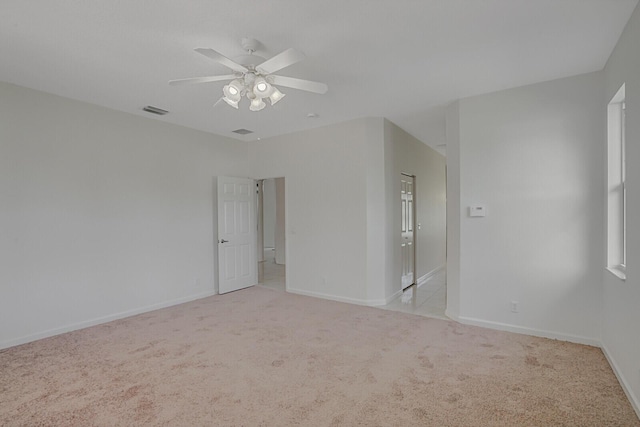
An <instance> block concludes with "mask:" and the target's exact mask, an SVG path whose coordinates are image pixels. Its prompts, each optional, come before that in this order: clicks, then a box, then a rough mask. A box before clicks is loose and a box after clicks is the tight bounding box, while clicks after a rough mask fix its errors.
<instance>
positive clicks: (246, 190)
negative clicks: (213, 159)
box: [218, 176, 258, 294]
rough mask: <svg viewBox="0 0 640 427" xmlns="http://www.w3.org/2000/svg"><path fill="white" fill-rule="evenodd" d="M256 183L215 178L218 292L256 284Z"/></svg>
mask: <svg viewBox="0 0 640 427" xmlns="http://www.w3.org/2000/svg"><path fill="white" fill-rule="evenodd" d="M254 190H255V182H254V181H253V180H252V179H248V178H232V177H226V176H220V177H218V277H219V282H218V283H219V289H218V291H219V293H221V294H224V293H227V292H231V291H236V290H238V289H243V288H247V287H249V286H253V285H255V284H256V283H257V281H258V277H257V259H256V255H257V254H256V243H257V235H258V233H257V225H256V205H255V203H256V197H255V192H254Z"/></svg>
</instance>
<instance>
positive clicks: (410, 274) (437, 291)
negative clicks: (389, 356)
mask: <svg viewBox="0 0 640 427" xmlns="http://www.w3.org/2000/svg"><path fill="white" fill-rule="evenodd" d="M418 181H419V178H418V177H417V176H415V175H410V174H405V173H402V174H401V175H400V200H399V201H400V204H401V205H400V212H401V220H400V223H399V224H397V225H396V226H399V228H400V230H399V232H400V272H401V290H402V293H401V294H400V295H399V296H398V297H396V298H395V299H394V300H393V301H391V302H390V303H389V304H387V305H384V306H382V308H385V309H387V310H393V311H402V312H406V313H413V314H418V315H421V316H427V317H436V318H441V319H446V318H447V317H446V315H445V310H446V292H447V287H446V271H445V267H444V265H442V266H438V267H436V268H433V267H432V268H433V269H431V270H430V271H429V270H428V267H425V264H423V263H421V262H420V260H422V262H424V261H425V259H424V256H425V252H424V250H425V249H424V248H425V247H426V246H428V245H429V244H430V243H429V240H428V239H429V235H430V233H431V232H432V230H431V227H433V225H432V224H433V221H432V220H431V218H430V215H431V214H432V213H433V209H432V208H433V206H429V204H430V203H434V200H435V201H436V202H437V199H436V198H434V197H433V189H431V190H429V185H430V184H431V183H429V182H426V181H424V178H423V181H420V186H421V187H420V188H417V187H418ZM445 185H446V184H445ZM420 191H422V193H420ZM440 191H442V192H445V191H446V188H441V189H440ZM421 195H422V197H421ZM397 202H398V199H396V201H395V203H397ZM423 225H425V226H426V228H425V227H424V226H423ZM396 230H397V229H396ZM421 245H422V246H421ZM420 251H422V252H420Z"/></svg>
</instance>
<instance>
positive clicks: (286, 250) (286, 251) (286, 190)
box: [253, 175, 295, 292]
mask: <svg viewBox="0 0 640 427" xmlns="http://www.w3.org/2000/svg"><path fill="white" fill-rule="evenodd" d="M277 178H282V179H283V180H284V229H283V230H282V233H283V235H284V242H285V244H284V259H285V262H284V290H285V292H288V291H289V280H288V278H289V265H290V263H291V260H290V257H289V239H288V237H287V230H289V187H288V186H287V177H286V176H285V175H280V176H274V177H268V176H267V177H261V178H253V180H254V181H255V182H261V181H262V182H264V181H265V180H267V179H274V180H275V179H277ZM259 196H260V197H261V201H263V200H264V199H263V197H264V195H263V194H262V192H261V194H259ZM263 213H264V212H262V210H257V212H256V215H260V214H263ZM259 222H262V219H261V218H258V217H257V216H256V223H259ZM262 228H263V230H262V232H263V233H264V225H263V227H262ZM259 231H260V230H259ZM291 234H295V231H292V232H291ZM263 239H264V236H263ZM257 240H258V239H256V252H257V251H258V250H263V248H260V247H259V246H258V243H257ZM263 241H264V240H263ZM274 244H275V241H274ZM259 262H260V261H257V262H256V267H257V264H258V263H259Z"/></svg>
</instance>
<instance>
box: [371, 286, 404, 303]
mask: <svg viewBox="0 0 640 427" xmlns="http://www.w3.org/2000/svg"><path fill="white" fill-rule="evenodd" d="M400 295H402V289H398V290H397V291H396V293H394V294H393V295H391V296H389V297H387V298H385V299H384V300H383V302H382V304H376V305H387V304H389V303H390V302H391V301H393V300H394V299H396V298H398V297H399V296H400Z"/></svg>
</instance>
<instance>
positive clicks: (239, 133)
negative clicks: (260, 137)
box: [232, 129, 253, 135]
mask: <svg viewBox="0 0 640 427" xmlns="http://www.w3.org/2000/svg"><path fill="white" fill-rule="evenodd" d="M232 132H233V133H237V134H238V135H247V134H249V133H253V131H252V130H249V129H236V130H234V131H232Z"/></svg>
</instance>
